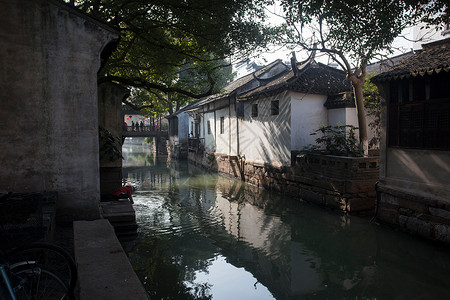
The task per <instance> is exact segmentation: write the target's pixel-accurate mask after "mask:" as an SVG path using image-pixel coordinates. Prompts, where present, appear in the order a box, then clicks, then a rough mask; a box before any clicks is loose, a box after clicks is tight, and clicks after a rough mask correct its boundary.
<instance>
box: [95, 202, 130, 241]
mask: <svg viewBox="0 0 450 300" xmlns="http://www.w3.org/2000/svg"><path fill="white" fill-rule="evenodd" d="M100 214H101V216H102V218H103V219H107V220H108V221H109V222H110V223H111V225H112V226H113V227H114V231H115V233H116V235H117V236H118V237H119V238H121V237H133V236H136V235H137V233H136V230H137V228H138V225H137V224H136V212H135V210H134V208H133V205H132V204H131V203H130V202H128V201H110V202H100Z"/></svg>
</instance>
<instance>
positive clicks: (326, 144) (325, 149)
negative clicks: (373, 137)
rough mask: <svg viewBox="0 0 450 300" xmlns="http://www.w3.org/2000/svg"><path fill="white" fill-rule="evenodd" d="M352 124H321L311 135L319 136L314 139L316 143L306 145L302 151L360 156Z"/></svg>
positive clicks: (361, 151)
mask: <svg viewBox="0 0 450 300" xmlns="http://www.w3.org/2000/svg"><path fill="white" fill-rule="evenodd" d="M356 129H358V128H356V127H354V126H352V125H342V126H322V127H320V128H319V129H317V130H315V131H314V132H313V133H311V135H318V134H320V136H319V137H318V138H317V139H316V143H317V145H308V146H306V147H304V148H303V151H304V152H318V151H320V152H321V153H323V154H328V155H337V156H351V157H360V156H363V155H364V152H363V150H362V149H361V146H360V145H359V141H358V140H357V139H356V137H355V130H356Z"/></svg>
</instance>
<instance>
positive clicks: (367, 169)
mask: <svg viewBox="0 0 450 300" xmlns="http://www.w3.org/2000/svg"><path fill="white" fill-rule="evenodd" d="M277 65H279V66H281V63H280V62H279V63H277ZM284 66H285V65H284ZM274 67H275V66H274V64H271V65H268V66H267V67H265V68H263V69H262V70H260V71H257V72H255V73H252V74H250V75H247V76H246V77H244V78H241V79H238V80H237V81H235V82H233V83H231V84H230V85H229V86H240V88H239V89H237V91H236V89H233V90H235V91H234V92H231V89H228V90H227V91H226V93H224V94H222V95H213V96H211V97H209V98H206V99H204V100H201V101H199V102H197V103H196V104H194V105H193V106H192V107H190V108H189V110H188V113H189V115H190V128H191V132H192V135H193V137H192V138H190V148H189V153H188V158H189V160H191V161H193V162H195V163H197V164H200V165H203V166H204V167H206V168H209V169H212V170H217V171H218V172H221V173H225V174H229V175H231V176H234V177H237V178H240V179H242V180H245V181H247V182H249V183H252V184H255V185H257V186H262V187H265V188H268V189H272V190H276V191H280V192H283V193H287V194H292V195H293V196H295V197H300V198H302V199H303V200H305V201H311V202H315V203H319V204H321V205H325V206H331V207H334V208H338V209H342V210H347V211H350V210H351V211H371V210H373V209H374V207H375V189H374V186H375V182H376V180H377V179H378V158H377V157H376V158H373V157H372V158H355V157H351V158H349V157H336V156H334V157H332V156H324V155H322V156H315V157H314V158H311V159H307V160H302V161H301V162H300V164H299V161H298V160H297V155H298V153H299V152H300V151H301V150H302V149H303V148H304V147H305V146H307V145H309V144H314V143H315V137H314V136H311V135H310V134H311V133H312V132H313V131H315V130H317V129H319V128H320V127H321V126H323V125H324V126H327V125H333V126H334V125H354V126H356V125H357V116H356V109H355V105H354V101H353V100H352V99H351V98H350V97H347V96H346V95H348V92H349V91H351V86H350V83H349V82H348V81H347V80H346V76H345V73H344V72H343V71H341V70H338V69H336V68H333V67H330V66H326V65H324V64H321V63H317V62H316V61H315V60H314V53H313V54H311V56H310V57H309V58H308V59H307V60H305V61H304V62H301V63H297V62H296V61H295V58H293V60H292V62H291V68H290V69H289V70H287V67H286V70H283V71H282V72H278V73H277V74H276V75H273V76H268V74H267V73H265V70H272V68H274ZM242 81H246V82H247V83H246V84H245V85H241V84H239V83H240V82H242ZM369 160H370V161H369ZM333 176H334V177H333Z"/></svg>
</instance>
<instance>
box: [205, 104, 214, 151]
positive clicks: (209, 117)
mask: <svg viewBox="0 0 450 300" xmlns="http://www.w3.org/2000/svg"><path fill="white" fill-rule="evenodd" d="M208 121H209V123H210V126H211V133H208ZM204 123H205V124H204V128H205V150H206V152H214V151H215V149H216V137H215V135H214V132H215V131H214V130H215V122H214V112H209V113H205V115H204Z"/></svg>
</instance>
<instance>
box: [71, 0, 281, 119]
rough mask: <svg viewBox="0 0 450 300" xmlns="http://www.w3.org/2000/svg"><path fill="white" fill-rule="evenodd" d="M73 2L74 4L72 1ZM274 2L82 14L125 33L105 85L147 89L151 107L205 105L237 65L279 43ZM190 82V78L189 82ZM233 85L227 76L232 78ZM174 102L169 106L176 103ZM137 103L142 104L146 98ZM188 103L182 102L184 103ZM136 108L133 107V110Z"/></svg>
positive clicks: (130, 4) (187, 0)
mask: <svg viewBox="0 0 450 300" xmlns="http://www.w3.org/2000/svg"><path fill="white" fill-rule="evenodd" d="M66 1H68V0H66ZM270 3H271V0H249V1H239V0H153V1H141V0H77V1H75V5H76V7H78V8H79V9H81V10H82V11H84V12H86V13H88V14H90V15H92V16H93V17H95V18H97V19H100V20H103V21H104V22H106V23H107V24H108V25H109V26H111V27H113V28H114V29H116V30H117V31H118V32H119V33H120V39H119V42H118V44H117V47H116V49H115V50H114V51H113V52H112V55H111V57H110V58H109V59H108V61H107V63H106V65H105V66H104V68H103V69H102V70H101V72H99V82H104V81H115V82H118V83H121V84H124V85H127V86H130V87H134V88H138V89H143V90H145V93H141V94H140V96H143V95H144V94H146V98H147V100H146V101H143V102H140V103H138V104H139V105H134V108H143V107H144V108H145V107H149V106H151V105H155V103H157V102H162V103H167V109H168V110H171V109H176V106H177V104H176V103H181V102H176V103H175V107H173V106H172V107H171V106H170V103H172V102H173V99H179V98H180V97H184V98H185V99H186V98H187V99H199V98H202V97H204V96H207V95H209V94H211V93H214V92H217V91H218V90H220V88H222V87H223V82H221V81H220V80H219V79H218V78H219V75H220V74H222V73H223V71H221V69H223V68H227V67H228V68H229V66H230V62H231V58H236V59H238V58H239V57H245V56H246V55H247V54H248V53H249V52H250V51H254V50H255V49H261V48H264V47H265V46H266V45H267V44H268V42H269V41H272V40H273V39H274V38H275V37H276V36H279V34H278V33H279V29H278V28H273V27H270V26H266V25H263V23H262V22H263V21H264V16H265V15H264V7H265V5H268V4H270ZM188 75H189V76H190V78H187V76H188ZM227 78H228V77H227ZM169 95H170V99H169ZM136 99H140V100H143V99H144V98H143V97H139V98H136ZM180 101H181V100H180ZM129 104H131V106H133V103H129Z"/></svg>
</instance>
